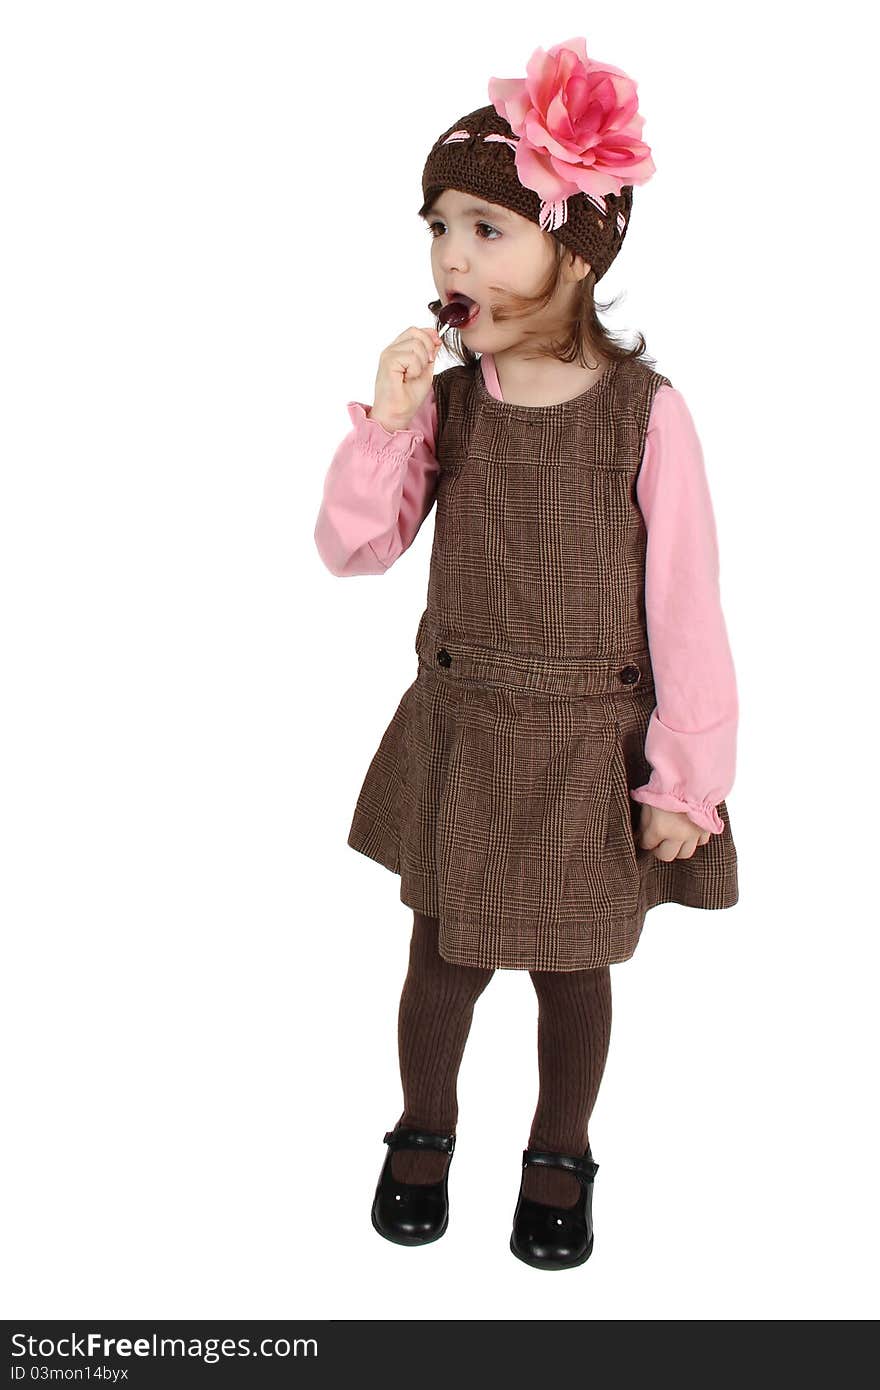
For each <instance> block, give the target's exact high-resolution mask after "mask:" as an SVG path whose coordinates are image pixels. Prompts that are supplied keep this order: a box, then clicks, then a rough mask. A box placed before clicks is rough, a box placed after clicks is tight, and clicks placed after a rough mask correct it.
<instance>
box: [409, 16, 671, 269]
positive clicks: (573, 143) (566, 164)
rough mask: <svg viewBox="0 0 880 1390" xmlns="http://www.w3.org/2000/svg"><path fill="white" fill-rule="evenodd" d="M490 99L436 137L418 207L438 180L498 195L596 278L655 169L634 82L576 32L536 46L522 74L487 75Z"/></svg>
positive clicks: (494, 198)
mask: <svg viewBox="0 0 880 1390" xmlns="http://www.w3.org/2000/svg"><path fill="white" fill-rule="evenodd" d="M489 97H490V100H491V102H492V104H491V105H490V106H480V107H478V108H477V110H475V111H470V112H469V113H468V114H467V115H466V116H461V117H459V119H458V120H457V121H455V123H454V124H453V125H451V126H449V128H448V129H447V130H445V131H444V132H443V134H442V135H441V136H439V138H438V139H437V140H436V141H435V143H434V145H433V147H432V149H431V152H430V154H429V155H428V158H427V161H426V163H425V167H424V170H423V171H422V194H423V196H424V203H423V205H422V211H423V212H424V211H426V210H427V209H428V208H429V207H430V206H431V205H432V203H433V202H434V200H435V199H436V198H439V197H440V194H441V193H442V192H443V190H444V188H453V189H458V190H459V191H460V192H462V193H473V194H474V195H475V196H476V197H481V198H486V199H488V201H489V202H491V203H499V204H500V205H501V206H502V207H506V208H510V209H511V210H512V211H513V212H518V213H519V214H520V216H521V217H527V218H529V220H530V221H532V222H536V223H537V224H538V226H539V227H540V228H541V229H542V230H543V231H546V232H550V233H551V235H552V236H555V237H556V238H557V239H558V240H559V241H561V242H562V243H563V244H564V245H565V246H567V247H568V248H569V249H570V250H572V251H576V252H577V253H578V254H579V255H581V256H583V258H584V260H586V261H589V263H590V265H591V266H592V267H593V269H594V271H595V272H596V279H597V280H601V278H602V276H603V275H604V274H605V271H606V270H607V269H608V267H609V266H610V264H611V262H612V261H613V260H614V257H615V256H616V255H617V253H618V251H619V250H620V248H621V246H622V245H623V239H624V237H625V236H626V233H627V230H628V228H629V220H630V213H631V211H632V200H633V185H634V184H643V183H646V182H647V181H648V179H649V178H650V177H651V175H652V174H653V173H654V172H655V166H654V161H653V160H652V158H651V152H650V148H649V146H648V145H646V144H645V143H644V142H643V141H642V140H641V138H640V136H641V131H642V126H643V125H644V117H643V116H641V115H639V113H638V99H637V96H636V84H635V82H634V81H633V80H632V78H630V77H627V75H626V73H624V72H622V71H621V69H620V68H616V67H612V66H611V64H610V63H598V62H594V61H593V60H592V59H590V58H588V57H587V45H586V40H585V39H583V38H575V39H567V40H566V41H565V43H559V44H555V45H554V46H553V47H552V48H550V49H548V50H547V52H546V53H545V52H544V50H543V49H542V48H536V49H535V51H534V53H533V54H532V56H531V58H530V59H529V62H528V66H527V68H526V77H525V78H518V77H512V78H504V77H492V78H490V79H489Z"/></svg>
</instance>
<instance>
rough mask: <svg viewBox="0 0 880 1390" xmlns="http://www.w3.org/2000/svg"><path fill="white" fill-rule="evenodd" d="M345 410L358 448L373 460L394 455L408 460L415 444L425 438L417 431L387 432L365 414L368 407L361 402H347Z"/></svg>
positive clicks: (411, 429)
mask: <svg viewBox="0 0 880 1390" xmlns="http://www.w3.org/2000/svg"><path fill="white" fill-rule="evenodd" d="M346 409H347V410H348V417H349V419H350V420H351V423H352V425H353V426H354V430H355V435H356V439H357V443H358V447H359V448H361V449H363V450H364V451H365V452H366V453H368V454H372V455H373V456H374V457H375V458H386V457H394V456H395V455H396V456H399V457H400V458H408V457H409V455H410V454H411V453H412V451H413V449H414V448H415V446H416V444H423V443H424V440H425V436H424V434H423V433H422V431H421V430H419V429H414V428H408V429H405V430H393V431H392V430H387V429H386V428H385V426H384V425H380V424H379V421H378V420H373V419H372V418H371V417H370V416H369V415H368V414H367V411H368V410H369V409H370V406H368V405H364V404H363V403H362V402H361V401H349V402H348V405H347V407H346Z"/></svg>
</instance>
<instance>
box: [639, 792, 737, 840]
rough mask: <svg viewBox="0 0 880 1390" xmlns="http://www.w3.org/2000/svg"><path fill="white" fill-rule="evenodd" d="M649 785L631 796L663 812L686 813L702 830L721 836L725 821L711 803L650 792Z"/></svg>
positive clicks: (671, 794)
mask: <svg viewBox="0 0 880 1390" xmlns="http://www.w3.org/2000/svg"><path fill="white" fill-rule="evenodd" d="M648 785H649V784H648V783H645V785H644V786H643V787H633V788H632V789H631V791H630V796H631V797H632V799H633V801H640V802H642V803H643V804H645V805H648V806H657V807H658V808H659V809H660V810H661V811H684V813H685V815H686V816H689V817H690V819H691V820H692V821H693V822H694V825H698V826H699V827H700V829H701V830H711V831H713V832H714V834H716V835H720V834H721V832H722V830H723V829H724V821H723V820H722V819H721V817H720V816H719V814H718V811H717V809H716V808H715V807H714V806H713V805H712V803H711V802H709V801H692V800H691V799H690V798H689V797H684V796H676V795H675V794H674V793H673V792H655V791H649V789H648Z"/></svg>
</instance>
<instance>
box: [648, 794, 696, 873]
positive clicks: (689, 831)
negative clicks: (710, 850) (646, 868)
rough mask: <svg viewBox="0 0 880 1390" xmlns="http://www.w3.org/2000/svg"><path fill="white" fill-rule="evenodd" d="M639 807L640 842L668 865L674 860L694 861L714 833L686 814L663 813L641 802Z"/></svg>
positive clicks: (656, 807) (675, 812) (678, 812)
mask: <svg viewBox="0 0 880 1390" xmlns="http://www.w3.org/2000/svg"><path fill="white" fill-rule="evenodd" d="M639 806H640V809H641V816H640V817H639V833H638V836H637V843H638V844H639V846H640V848H641V849H649V850H651V851H652V853H653V854H654V856H655V858H657V859H662V860H663V862H664V863H667V864H668V863H669V862H670V861H671V860H672V859H690V857H691V855H692V854H693V852H694V850H695V849H696V848H697V846H698V845H705V844H706V843H707V841H708V839H709V836H710V835H711V834H712V831H711V830H704V829H703V828H702V826H699V825H695V824H694V822H693V821H692V820H691V818H690V816H689V815H687V814H686V813H685V812H684V811H663V810H661V809H660V807H659V806H649V805H648V804H647V803H646V802H639Z"/></svg>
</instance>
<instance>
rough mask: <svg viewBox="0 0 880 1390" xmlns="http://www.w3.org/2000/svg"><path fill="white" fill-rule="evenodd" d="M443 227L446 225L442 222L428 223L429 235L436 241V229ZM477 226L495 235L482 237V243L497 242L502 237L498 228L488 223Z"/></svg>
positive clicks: (478, 223)
mask: <svg viewBox="0 0 880 1390" xmlns="http://www.w3.org/2000/svg"><path fill="white" fill-rule="evenodd" d="M443 225H444V224H443V223H442V222H429V223H428V233H429V235H430V236H431V237H432V238H434V240H436V237H434V228H435V227H442V226H443ZM475 225H476V226H477V227H485V228H486V230H487V231H489V232H493V233H494V235H493V236H481V237H480V241H495V240H496V238H497V237H500V235H501V233H500V232H499V231H498V229H497V227H492V226H490V225H489V223H488V222H477V223H476V224H475Z"/></svg>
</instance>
